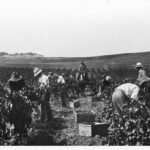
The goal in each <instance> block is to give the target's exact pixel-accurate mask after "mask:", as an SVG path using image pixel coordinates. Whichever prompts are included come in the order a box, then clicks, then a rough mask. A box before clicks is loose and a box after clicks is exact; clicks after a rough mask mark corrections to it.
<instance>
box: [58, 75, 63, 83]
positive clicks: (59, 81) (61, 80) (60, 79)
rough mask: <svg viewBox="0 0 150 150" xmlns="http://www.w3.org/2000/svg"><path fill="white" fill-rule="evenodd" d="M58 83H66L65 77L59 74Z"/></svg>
mask: <svg viewBox="0 0 150 150" xmlns="http://www.w3.org/2000/svg"><path fill="white" fill-rule="evenodd" d="M57 83H65V79H64V78H63V77H62V76H58V80H57Z"/></svg>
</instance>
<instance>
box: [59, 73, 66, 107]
mask: <svg viewBox="0 0 150 150" xmlns="http://www.w3.org/2000/svg"><path fill="white" fill-rule="evenodd" d="M57 84H58V86H59V89H60V98H61V102H62V106H63V107H67V87H66V81H65V79H64V74H63V73H62V74H61V75H58V79H57Z"/></svg>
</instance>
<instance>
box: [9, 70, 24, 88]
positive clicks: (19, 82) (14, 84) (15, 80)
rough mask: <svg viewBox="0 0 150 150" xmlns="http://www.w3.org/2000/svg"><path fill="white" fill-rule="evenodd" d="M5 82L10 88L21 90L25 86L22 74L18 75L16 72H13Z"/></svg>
mask: <svg viewBox="0 0 150 150" xmlns="http://www.w3.org/2000/svg"><path fill="white" fill-rule="evenodd" d="M7 84H8V86H9V88H10V89H11V90H21V89H22V88H23V87H24V86H25V81H24V79H23V77H22V76H19V74H18V73H16V72H13V73H12V74H11V78H10V79H9V80H8V82H7Z"/></svg>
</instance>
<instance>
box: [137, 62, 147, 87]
mask: <svg viewBox="0 0 150 150" xmlns="http://www.w3.org/2000/svg"><path fill="white" fill-rule="evenodd" d="M135 68H136V69H137V70H138V72H139V74H138V78H137V81H136V83H137V85H139V86H140V85H141V84H143V82H149V81H150V78H149V77H148V76H147V75H146V72H145V70H144V69H143V68H144V67H143V64H142V63H141V62H137V63H136V67H135ZM146 85H150V84H146ZM143 86H144V84H143ZM149 87H150V86H149Z"/></svg>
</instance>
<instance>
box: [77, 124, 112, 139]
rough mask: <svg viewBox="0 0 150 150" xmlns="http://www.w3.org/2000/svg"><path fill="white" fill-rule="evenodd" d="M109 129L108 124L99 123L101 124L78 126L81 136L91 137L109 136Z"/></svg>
mask: <svg viewBox="0 0 150 150" xmlns="http://www.w3.org/2000/svg"><path fill="white" fill-rule="evenodd" d="M108 127H109V124H108V123H99V122H94V123H91V124H89V123H88V124H87V123H79V124H78V130H79V135H80V136H91V137H93V136H95V135H100V136H106V135H108Z"/></svg>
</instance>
